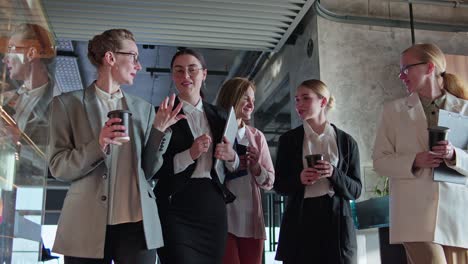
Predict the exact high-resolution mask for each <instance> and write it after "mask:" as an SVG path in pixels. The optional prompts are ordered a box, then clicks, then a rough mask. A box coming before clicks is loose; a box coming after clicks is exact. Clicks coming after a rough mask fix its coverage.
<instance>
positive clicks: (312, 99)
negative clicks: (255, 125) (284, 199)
mask: <svg viewBox="0 0 468 264" xmlns="http://www.w3.org/2000/svg"><path fill="white" fill-rule="evenodd" d="M295 100H296V111H297V113H298V114H299V117H300V118H301V119H302V120H303V125H302V126H299V127H297V128H295V129H292V130H290V131H288V132H286V133H285V134H283V135H282V136H281V137H280V139H279V146H278V152H277V153H278V154H277V159H276V166H275V170H276V180H275V184H274V188H275V191H277V192H278V193H279V194H282V195H286V196H288V204H287V207H286V211H285V213H284V217H283V220H282V223H281V229H280V236H279V242H278V243H279V244H278V251H277V254H276V259H278V260H282V261H283V263H285V264H303V263H323V264H337V263H341V264H355V263H357V254H356V253H357V242H356V230H355V227H354V223H353V218H352V215H351V208H350V204H349V200H355V199H357V198H358V197H359V196H360V194H361V189H362V184H361V176H360V164H359V150H358V146H357V143H356V141H355V140H354V139H353V138H352V137H351V136H350V135H349V134H347V133H346V132H344V131H342V130H341V129H338V128H337V127H336V126H335V125H333V124H331V123H330V122H329V121H328V120H327V116H326V113H327V110H328V109H330V108H332V107H333V104H334V98H333V96H332V95H331V94H330V91H329V90H328V88H327V86H326V85H325V84H324V83H323V82H321V81H319V80H307V81H304V82H303V83H302V84H301V85H300V86H299V88H297V90H296V96H295ZM311 154H314V155H315V154H321V155H322V157H323V160H318V161H317V163H316V164H308V162H307V160H306V159H305V157H306V156H307V155H311Z"/></svg>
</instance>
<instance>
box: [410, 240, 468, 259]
mask: <svg viewBox="0 0 468 264" xmlns="http://www.w3.org/2000/svg"><path fill="white" fill-rule="evenodd" d="M403 246H404V247H405V251H406V257H407V259H408V264H468V249H466V248H458V247H449V246H443V245H439V244H435V243H431V242H408V243H403Z"/></svg>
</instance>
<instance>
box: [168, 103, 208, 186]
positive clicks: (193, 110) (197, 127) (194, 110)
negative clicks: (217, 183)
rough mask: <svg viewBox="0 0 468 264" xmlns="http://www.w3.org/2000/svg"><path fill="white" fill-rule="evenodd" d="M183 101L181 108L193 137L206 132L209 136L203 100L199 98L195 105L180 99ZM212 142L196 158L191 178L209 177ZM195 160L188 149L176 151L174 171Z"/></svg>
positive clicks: (178, 170) (185, 166) (182, 168)
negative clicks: (206, 149) (205, 150)
mask: <svg viewBox="0 0 468 264" xmlns="http://www.w3.org/2000/svg"><path fill="white" fill-rule="evenodd" d="M181 102H182V103H183V106H182V109H183V110H184V114H185V116H186V117H187V122H188V125H189V127H190V131H191V132H192V135H193V138H194V139H196V138H198V137H199V136H201V135H203V134H207V135H208V136H210V137H211V138H213V137H212V135H211V131H210V127H209V125H208V120H207V119H206V115H205V111H204V110H203V102H202V100H201V99H200V101H198V103H197V105H195V106H193V105H191V104H190V103H187V102H186V101H183V100H181ZM213 144H215V142H211V144H210V147H209V148H208V151H207V152H205V153H202V154H201V156H200V157H198V159H197V166H196V167H195V171H194V172H193V174H192V176H191V177H192V178H209V179H211V175H210V171H211V167H212V165H213V159H212V156H213ZM194 162H195V161H194V160H192V157H191V156H190V149H187V150H185V151H182V152H180V153H177V154H176V155H175V156H174V173H179V172H181V171H184V170H185V169H186V168H187V167H188V166H189V165H190V164H192V163H194Z"/></svg>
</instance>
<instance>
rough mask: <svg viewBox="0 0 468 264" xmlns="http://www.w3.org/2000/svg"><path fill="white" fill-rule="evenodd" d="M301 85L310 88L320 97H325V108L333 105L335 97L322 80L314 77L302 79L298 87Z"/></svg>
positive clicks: (330, 107)
mask: <svg viewBox="0 0 468 264" xmlns="http://www.w3.org/2000/svg"><path fill="white" fill-rule="evenodd" d="M301 86H303V87H305V88H307V89H310V90H312V92H314V93H315V94H317V95H318V96H319V97H320V98H326V99H327V109H332V108H334V107H335V97H334V96H333V95H332V94H331V93H330V90H329V89H328V87H327V85H326V84H325V83H324V82H322V81H320V80H316V79H310V80H305V81H303V82H302V83H301V85H299V87H301Z"/></svg>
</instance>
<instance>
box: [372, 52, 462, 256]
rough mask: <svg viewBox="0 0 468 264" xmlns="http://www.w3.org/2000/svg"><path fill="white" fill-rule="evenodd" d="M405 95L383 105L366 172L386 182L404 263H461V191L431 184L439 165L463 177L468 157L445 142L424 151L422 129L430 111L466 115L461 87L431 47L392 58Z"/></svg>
mask: <svg viewBox="0 0 468 264" xmlns="http://www.w3.org/2000/svg"><path fill="white" fill-rule="evenodd" d="M400 69H401V70H400V75H399V77H400V79H401V80H402V81H403V83H404V84H405V86H406V88H407V90H408V93H409V96H407V97H405V98H401V99H398V100H395V101H393V102H390V103H387V104H385V106H384V110H383V113H382V117H381V123H380V126H379V128H378V131H377V136H376V140H375V147H374V154H373V159H374V168H375V170H376V171H377V172H378V173H379V174H381V175H383V176H386V177H389V178H390V242H391V243H403V245H404V247H405V250H406V253H407V257H408V261H409V263H411V264H419V263H424V264H426V263H437V264H440V263H442V264H443V263H467V259H468V250H467V249H468V229H467V228H468V214H467V213H466V209H464V208H465V207H466V205H467V204H468V188H467V186H463V185H457V184H453V183H446V182H435V181H434V180H433V169H434V168H436V167H438V166H439V165H440V164H441V163H446V164H447V165H448V166H449V167H451V168H452V169H454V170H457V171H458V172H459V173H461V174H462V175H464V176H468V154H467V152H466V151H464V150H462V149H459V148H456V147H454V146H453V145H452V144H451V143H450V142H449V141H440V142H439V144H438V145H437V146H435V147H433V148H432V150H430V149H429V146H428V132H427V128H428V127H430V126H435V125H437V123H438V110H439V109H444V110H448V111H451V112H457V113H460V114H462V115H468V101H467V100H466V99H467V96H468V89H467V87H466V86H463V84H462V82H461V80H460V79H458V78H457V76H456V75H454V74H450V73H447V72H446V71H445V69H446V62H445V57H444V54H443V53H442V51H441V50H440V49H439V48H438V47H437V46H435V45H433V44H417V45H414V46H412V47H410V48H408V49H407V50H405V51H404V52H403V53H402V55H401V59H400Z"/></svg>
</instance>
